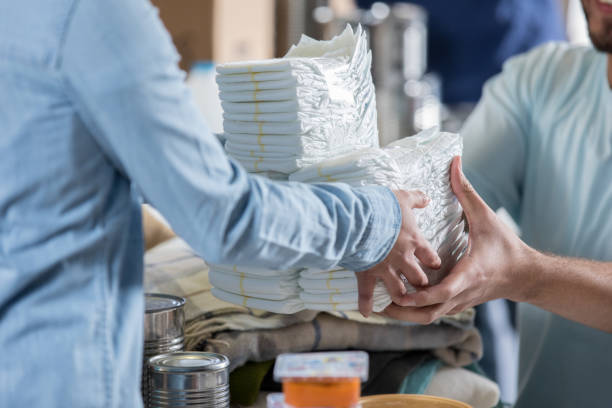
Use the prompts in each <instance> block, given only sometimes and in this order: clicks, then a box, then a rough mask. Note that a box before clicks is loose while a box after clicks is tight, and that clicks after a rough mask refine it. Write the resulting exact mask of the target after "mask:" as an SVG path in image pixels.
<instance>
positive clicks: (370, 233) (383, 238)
mask: <svg viewBox="0 0 612 408" xmlns="http://www.w3.org/2000/svg"><path fill="white" fill-rule="evenodd" d="M354 192H355V193H356V194H358V195H360V196H361V197H362V198H364V201H367V203H368V204H369V206H370V210H371V214H370V219H369V222H368V225H367V227H366V230H365V234H364V236H363V238H362V240H361V242H359V244H358V245H357V251H356V252H355V253H354V254H351V255H349V256H348V257H345V258H344V259H343V260H342V262H340V266H342V267H344V268H346V269H348V270H351V271H355V272H360V271H363V270H366V269H370V268H371V267H373V266H374V265H377V264H378V263H380V262H381V261H382V260H383V259H385V258H386V257H387V255H388V254H389V252H390V251H391V248H392V247H393V245H394V244H395V241H396V240H397V236H398V235H399V232H400V228H401V225H402V210H401V208H400V206H399V203H398V201H397V198H396V197H395V194H393V192H392V191H391V190H390V189H389V188H387V187H382V186H374V187H360V188H355V189H354Z"/></svg>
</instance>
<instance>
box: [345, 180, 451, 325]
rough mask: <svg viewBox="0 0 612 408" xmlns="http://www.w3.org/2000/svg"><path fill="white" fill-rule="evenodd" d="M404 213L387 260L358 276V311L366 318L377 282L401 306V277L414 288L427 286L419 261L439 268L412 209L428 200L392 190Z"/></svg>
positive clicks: (402, 288)
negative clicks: (379, 282)
mask: <svg viewBox="0 0 612 408" xmlns="http://www.w3.org/2000/svg"><path fill="white" fill-rule="evenodd" d="M393 193H394V194H395V196H396V197H397V200H398V202H399V205H400V208H401V210H402V226H401V229H400V232H399V236H398V237H397V241H395V244H394V245H393V248H391V251H390V252H389V254H388V255H387V257H386V258H385V259H384V260H383V261H382V262H380V263H379V264H378V265H376V266H374V267H372V268H370V269H368V270H367V271H363V272H358V273H357V284H358V288H359V311H360V312H361V314H363V315H364V316H366V317H367V316H369V315H370V313H371V312H372V294H373V291H374V285H376V281H377V280H378V279H380V280H382V281H383V282H384V284H385V286H386V287H387V290H388V291H389V294H390V295H391V299H392V300H393V301H394V302H397V303H401V302H402V299H403V297H404V296H405V295H406V286H405V285H404V282H403V281H402V279H401V278H400V274H402V275H404V276H405V277H406V279H407V280H408V282H409V283H410V284H411V285H412V286H414V287H420V286H424V285H427V276H426V275H425V272H423V269H421V266H420V265H419V263H418V262H417V259H418V260H419V261H421V263H422V264H423V265H425V266H428V267H430V268H434V269H437V268H439V267H440V263H441V261H440V257H439V256H438V254H436V252H435V251H434V250H433V249H432V248H431V246H430V245H429V242H427V240H426V239H425V237H423V235H422V234H421V232H420V230H419V227H418V226H417V223H416V220H415V218H414V214H413V213H412V209H413V208H424V207H426V206H427V205H428V204H429V198H428V197H427V196H426V195H425V194H423V193H422V192H420V191H402V190H396V191H393Z"/></svg>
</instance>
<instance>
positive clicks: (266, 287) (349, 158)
mask: <svg viewBox="0 0 612 408" xmlns="http://www.w3.org/2000/svg"><path fill="white" fill-rule="evenodd" d="M461 150H462V142H461V137H460V136H459V135H457V134H452V133H443V132H439V131H438V129H436V128H433V129H429V130H426V131H424V132H421V133H419V134H418V135H416V136H412V137H407V138H404V139H401V140H399V141H397V142H394V143H392V144H390V145H388V146H387V147H385V148H384V149H376V148H367V149H363V150H361V151H358V152H354V153H349V154H346V155H344V156H341V157H336V158H333V159H329V160H325V161H323V162H321V163H318V164H316V165H313V166H310V167H306V168H304V169H302V170H300V171H298V172H295V173H293V174H291V175H290V176H289V179H290V180H293V181H301V182H308V183H319V182H335V181H338V182H345V183H348V184H350V185H353V186H364V185H385V186H388V187H389V188H394V189H405V190H414V189H418V190H421V191H423V192H424V193H425V194H427V195H428V196H429V198H431V202H430V203H429V205H428V206H427V207H426V208H424V209H414V212H415V216H416V219H417V224H418V226H419V228H420V229H421V231H422V232H423V234H424V235H425V237H426V238H427V239H428V241H429V242H430V244H431V245H432V247H433V248H434V250H436V251H437V252H438V255H439V256H440V258H441V259H442V267H441V268H440V269H438V270H433V269H429V268H426V267H423V269H424V271H425V273H426V274H427V276H428V278H429V283H430V284H436V283H438V282H440V281H441V280H442V279H443V278H444V276H446V275H447V274H448V272H449V271H450V269H451V268H452V267H453V266H454V265H455V264H456V263H457V262H458V260H459V259H460V258H461V256H462V255H463V253H464V251H465V249H466V248H467V242H468V241H467V234H466V233H465V232H464V223H463V220H462V209H461V206H460V205H459V202H458V201H457V199H456V198H455V196H454V194H453V192H452V189H451V186H450V178H449V175H450V172H449V170H450V163H451V161H452V158H453V157H454V156H457V155H460V154H461ZM209 276H210V280H211V284H212V285H213V286H214V287H215V288H214V289H213V294H214V295H215V296H217V297H218V298H220V299H223V300H226V301H228V302H231V303H235V304H241V305H244V306H247V307H252V308H256V309H263V310H268V311H272V312H276V313H296V312H298V311H300V310H304V309H309V310H322V311H335V310H356V309H357V308H358V290H357V278H356V276H355V273H354V272H352V271H349V270H346V269H343V268H340V267H338V268H334V269H331V270H317V269H303V270H289V271H275V270H267V269H258V268H239V267H235V266H232V267H227V266H220V265H211V270H210V275H209ZM404 282H405V285H406V288H407V289H408V291H414V288H412V287H411V286H410V284H409V283H408V282H407V281H405V280H404ZM373 303H374V304H373V310H374V311H375V312H379V311H382V310H384V309H385V308H386V307H387V306H388V305H389V304H390V303H391V298H390V296H389V294H388V292H387V289H386V288H385V286H384V284H383V283H382V282H380V281H379V282H378V283H377V284H376V287H375V289H374V298H373Z"/></svg>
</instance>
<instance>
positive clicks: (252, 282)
mask: <svg viewBox="0 0 612 408" xmlns="http://www.w3.org/2000/svg"><path fill="white" fill-rule="evenodd" d="M208 279H209V280H210V284H211V285H213V286H214V287H216V288H219V289H223V290H225V291H227V292H231V293H235V294H238V295H243V296H255V297H259V298H263V299H268V300H284V299H288V298H290V297H292V296H293V297H295V296H296V295H298V294H299V292H300V289H299V287H298V284H297V279H285V278H262V277H255V276H254V275H250V276H247V275H246V274H240V275H235V274H233V273H224V272H221V271H219V270H215V269H211V270H210V272H209V274H208Z"/></svg>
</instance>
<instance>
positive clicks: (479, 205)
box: [451, 156, 488, 222]
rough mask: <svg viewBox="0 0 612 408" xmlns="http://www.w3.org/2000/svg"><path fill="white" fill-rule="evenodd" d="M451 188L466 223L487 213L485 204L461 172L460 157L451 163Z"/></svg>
mask: <svg viewBox="0 0 612 408" xmlns="http://www.w3.org/2000/svg"><path fill="white" fill-rule="evenodd" d="M451 186H452V188H453V192H454V193H455V195H456V196H457V199H458V200H459V203H460V204H461V207H463V211H464V212H465V215H466V217H467V218H468V222H470V221H471V218H472V217H477V216H478V214H479V213H482V212H483V211H485V212H486V211H487V210H488V207H487V204H486V203H485V202H484V201H483V200H482V198H480V196H479V195H478V193H477V192H476V190H474V187H472V185H471V184H470V182H469V181H468V179H467V178H466V177H465V175H464V174H463V171H462V170H461V157H460V156H456V157H455V158H453V162H452V163H451Z"/></svg>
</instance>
